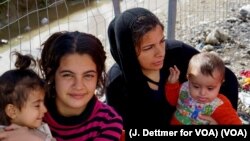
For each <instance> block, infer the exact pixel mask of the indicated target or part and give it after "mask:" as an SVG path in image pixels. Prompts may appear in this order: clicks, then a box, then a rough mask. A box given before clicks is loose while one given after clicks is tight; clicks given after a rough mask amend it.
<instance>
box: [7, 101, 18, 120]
mask: <svg viewBox="0 0 250 141" xmlns="http://www.w3.org/2000/svg"><path fill="white" fill-rule="evenodd" d="M5 113H6V114H7V115H8V117H9V118H11V119H14V118H16V115H17V107H16V106H14V105H13V104H8V105H7V106H6V107H5Z"/></svg>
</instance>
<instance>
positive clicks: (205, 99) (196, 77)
mask: <svg viewBox="0 0 250 141" xmlns="http://www.w3.org/2000/svg"><path fill="white" fill-rule="evenodd" d="M191 74H192V75H190V76H189V78H188V80H189V90H190V94H191V96H192V97H193V98H194V99H195V100H196V101H197V102H199V103H209V102H211V101H213V100H214V99H215V98H216V97H217V96H218V94H219V90H220V87H221V84H222V80H221V74H220V73H219V71H214V72H213V76H210V75H203V74H202V73H200V71H194V72H191Z"/></svg>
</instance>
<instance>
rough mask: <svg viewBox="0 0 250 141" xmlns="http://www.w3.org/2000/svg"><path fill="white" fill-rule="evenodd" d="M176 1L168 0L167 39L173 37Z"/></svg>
mask: <svg viewBox="0 0 250 141" xmlns="http://www.w3.org/2000/svg"><path fill="white" fill-rule="evenodd" d="M176 3H177V0H169V1H168V30H167V39H175V23H176Z"/></svg>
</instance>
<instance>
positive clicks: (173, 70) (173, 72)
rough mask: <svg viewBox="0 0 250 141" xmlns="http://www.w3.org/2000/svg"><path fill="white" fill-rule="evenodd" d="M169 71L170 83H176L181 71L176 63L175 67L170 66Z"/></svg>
mask: <svg viewBox="0 0 250 141" xmlns="http://www.w3.org/2000/svg"><path fill="white" fill-rule="evenodd" d="M169 72H170V73H169V76H168V83H170V84H174V83H176V82H178V80H179V76H180V71H179V69H178V68H177V67H176V65H174V67H170V68H169Z"/></svg>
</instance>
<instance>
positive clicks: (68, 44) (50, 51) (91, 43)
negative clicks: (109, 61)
mask: <svg viewBox="0 0 250 141" xmlns="http://www.w3.org/2000/svg"><path fill="white" fill-rule="evenodd" d="M75 53H77V54H88V55H90V56H91V58H92V60H93V61H94V62H95V64H96V67H97V80H98V84H97V89H98V90H99V91H97V92H99V93H97V94H98V95H102V94H104V84H105V76H106V73H105V60H106V54H105V51H104V47H103V45H102V43H101V42H100V40H99V39H98V38H96V37H95V36H93V35H91V34H87V33H83V32H78V31H75V32H56V33H54V34H53V35H51V36H50V37H49V38H48V39H47V40H46V41H45V42H44V43H43V50H42V53H41V59H40V61H39V64H40V68H41V71H42V75H43V77H44V78H45V81H46V83H47V84H48V87H47V92H48V95H46V96H55V89H54V85H55V73H56V70H57V69H58V67H59V65H60V61H61V58H62V57H63V56H65V55H68V54H75Z"/></svg>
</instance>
